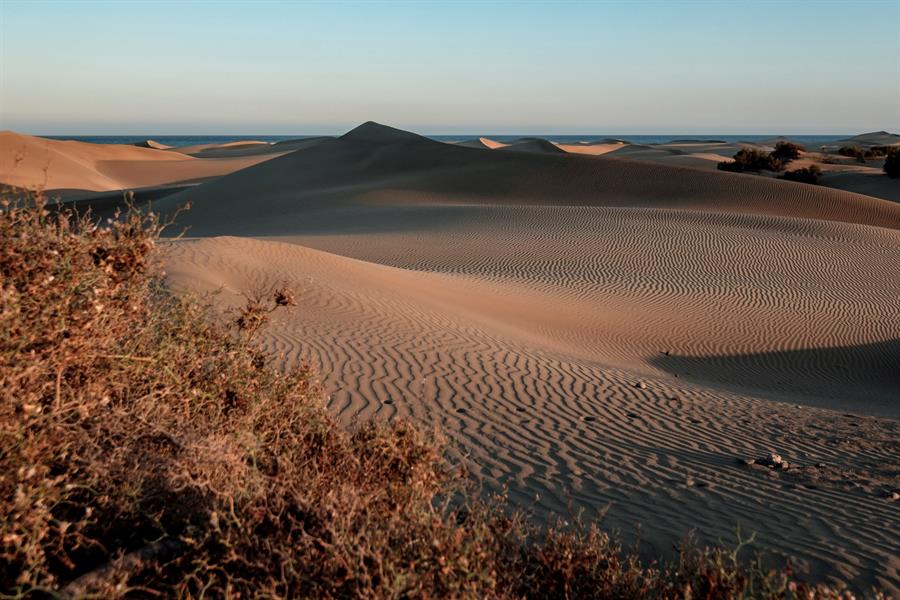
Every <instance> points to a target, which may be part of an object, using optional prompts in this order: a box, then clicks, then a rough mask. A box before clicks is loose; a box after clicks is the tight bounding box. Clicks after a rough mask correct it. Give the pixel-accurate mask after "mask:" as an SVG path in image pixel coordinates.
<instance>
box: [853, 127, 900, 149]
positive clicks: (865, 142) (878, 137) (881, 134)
mask: <svg viewBox="0 0 900 600" xmlns="http://www.w3.org/2000/svg"><path fill="white" fill-rule="evenodd" d="M840 141H841V142H848V143H853V144H859V145H860V146H894V145H897V144H900V135H897V134H896V133H888V132H887V131H873V132H871V133H862V134H860V135H854V136H853V137H849V138H844V139H842V140H840Z"/></svg>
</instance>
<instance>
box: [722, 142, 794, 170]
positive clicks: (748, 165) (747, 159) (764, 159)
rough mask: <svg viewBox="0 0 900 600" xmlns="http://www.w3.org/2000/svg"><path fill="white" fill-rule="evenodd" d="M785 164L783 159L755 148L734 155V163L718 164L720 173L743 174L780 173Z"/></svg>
mask: <svg viewBox="0 0 900 600" xmlns="http://www.w3.org/2000/svg"><path fill="white" fill-rule="evenodd" d="M783 166H784V164H783V162H782V161H781V159H779V158H776V157H775V156H773V155H772V154H771V153H768V152H763V151H762V150H757V149H755V148H741V149H740V150H738V151H737V153H736V154H735V155H734V160H733V161H723V162H720V163H719V164H718V168H719V170H720V171H731V172H734V173H743V172H745V171H780V170H781V169H782V168H783Z"/></svg>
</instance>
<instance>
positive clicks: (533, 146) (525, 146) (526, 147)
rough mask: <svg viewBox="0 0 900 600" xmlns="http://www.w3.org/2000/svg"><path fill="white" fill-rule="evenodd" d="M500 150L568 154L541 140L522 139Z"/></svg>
mask: <svg viewBox="0 0 900 600" xmlns="http://www.w3.org/2000/svg"><path fill="white" fill-rule="evenodd" d="M498 150H503V151H506V152H528V153H530V154H565V153H566V151H565V150H563V149H562V148H560V147H559V146H557V145H556V144H554V143H552V142H549V141H547V140H545V139H541V138H522V139H520V140H516V141H514V142H512V143H511V144H508V145H506V146H504V147H503V148H498Z"/></svg>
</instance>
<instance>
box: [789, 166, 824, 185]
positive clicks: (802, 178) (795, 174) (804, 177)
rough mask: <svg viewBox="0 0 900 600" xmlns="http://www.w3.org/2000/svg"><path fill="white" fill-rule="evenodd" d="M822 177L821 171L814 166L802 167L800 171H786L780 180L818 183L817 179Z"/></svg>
mask: <svg viewBox="0 0 900 600" xmlns="http://www.w3.org/2000/svg"><path fill="white" fill-rule="evenodd" d="M821 175H822V169H820V168H819V167H817V166H816V165H810V166H808V167H803V168H802V169H794V170H793V171H787V172H785V174H784V175H782V177H781V178H782V179H786V180H788V181H799V182H800V183H813V184H815V183H819V177H820V176H821Z"/></svg>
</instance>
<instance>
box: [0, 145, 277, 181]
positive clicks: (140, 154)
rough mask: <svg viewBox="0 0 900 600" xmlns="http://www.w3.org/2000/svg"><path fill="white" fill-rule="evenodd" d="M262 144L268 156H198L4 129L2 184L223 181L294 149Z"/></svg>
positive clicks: (154, 147)
mask: <svg viewBox="0 0 900 600" xmlns="http://www.w3.org/2000/svg"><path fill="white" fill-rule="evenodd" d="M261 143H264V144H265V146H266V148H268V149H269V152H267V153H263V152H259V151H258V150H257V151H256V152H247V149H246V148H242V149H241V150H240V151H232V153H231V154H229V153H228V152H227V149H222V150H221V151H219V152H208V154H209V155H208V156H199V157H195V156H190V154H189V153H187V152H179V151H178V150H179V149H177V148H175V149H173V148H168V147H163V146H164V145H162V144H157V143H156V142H154V141H153V140H147V142H146V143H145V145H146V147H140V146H136V145H125V144H122V145H113V144H90V143H87V142H76V141H61V140H51V139H46V138H40V137H34V136H27V135H20V134H17V133H13V132H10V131H3V132H0V183H4V184H7V185H11V186H14V187H19V188H29V189H34V188H41V189H44V190H46V191H50V192H65V191H70V192H72V191H74V192H85V191H91V192H109V191H118V190H128V189H136V188H147V187H156V186H165V185H173V184H178V183H192V182H198V181H203V180H207V179H210V178H213V177H220V176H222V175H225V174H227V173H232V172H234V171H238V170H240V169H243V168H246V167H248V166H250V165H254V164H256V163H258V162H260V161H263V160H268V159H269V158H272V157H273V156H279V155H281V154H284V153H286V152H290V151H291V149H290V148H282V149H280V150H278V151H273V150H272V148H273V146H272V145H270V144H267V143H265V142H261ZM254 149H256V148H255V147H254ZM203 150H207V151H209V148H204V149H203ZM202 154H203V153H202V152H200V153H198V155H202ZM213 159H217V160H213Z"/></svg>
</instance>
